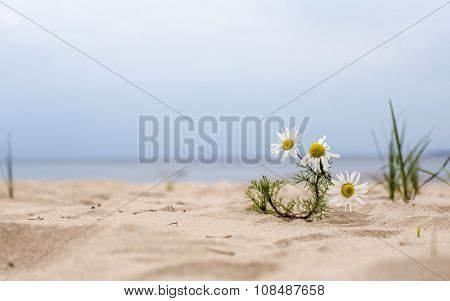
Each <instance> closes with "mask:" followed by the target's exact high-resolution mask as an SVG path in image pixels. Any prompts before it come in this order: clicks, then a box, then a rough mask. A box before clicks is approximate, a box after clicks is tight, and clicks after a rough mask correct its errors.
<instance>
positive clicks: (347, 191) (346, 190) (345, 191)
mask: <svg viewBox="0 0 450 301" xmlns="http://www.w3.org/2000/svg"><path fill="white" fill-rule="evenodd" d="M341 193H342V195H343V196H344V197H346V198H347V199H348V198H349V197H351V196H352V195H353V194H354V193H355V186H353V184H350V183H347V184H344V185H342V188H341Z"/></svg>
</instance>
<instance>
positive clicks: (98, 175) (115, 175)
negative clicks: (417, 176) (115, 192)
mask: <svg viewBox="0 0 450 301" xmlns="http://www.w3.org/2000/svg"><path fill="white" fill-rule="evenodd" d="M444 161H445V157H428V158H425V159H424V160H423V167H425V168H427V169H429V170H433V171H434V170H437V169H439V167H440V166H441V164H442V163H443V162H444ZM184 166H185V165H174V164H171V165H169V164H165V165H161V164H138V163H137V162H136V161H133V160H129V161H125V160H116V161H114V160H112V161H92V160H81V161H16V162H15V164H14V171H15V178H16V179H19V180H89V179H111V180H124V181H130V182H136V183H146V182H159V181H161V180H163V179H164V178H166V177H169V176H171V175H172V174H174V173H175V172H176V171H177V170H179V169H181V168H183V167H184ZM264 166H265V167H264ZM264 166H262V165H258V164H253V165H244V164H239V163H235V164H231V165H229V164H225V163H224V162H222V163H217V164H214V165H205V164H198V163H193V164H191V165H190V166H188V167H186V168H185V169H183V171H181V172H179V173H177V174H176V175H175V176H173V177H172V178H171V180H173V181H206V182H211V181H245V182H246V181H249V180H251V179H256V178H259V177H261V176H262V175H267V176H269V177H271V178H277V177H281V176H282V177H286V178H290V177H291V176H292V173H293V172H294V171H295V170H296V167H295V165H293V164H287V163H286V164H276V165H274V164H272V165H264ZM380 167H381V163H380V161H379V160H378V159H377V158H366V157H361V158H347V159H344V158H342V159H339V160H336V161H335V162H334V165H333V171H335V172H341V171H345V170H348V171H353V170H358V171H361V172H362V173H363V176H364V177H365V178H368V177H369V176H371V175H374V174H376V173H377V172H379V169H380Z"/></svg>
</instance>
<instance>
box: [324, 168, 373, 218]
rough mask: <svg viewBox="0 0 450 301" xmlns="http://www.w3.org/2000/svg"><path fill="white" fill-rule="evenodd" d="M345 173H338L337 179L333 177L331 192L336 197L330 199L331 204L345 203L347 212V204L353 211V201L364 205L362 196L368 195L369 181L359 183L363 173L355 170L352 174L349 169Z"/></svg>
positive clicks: (339, 204)
mask: <svg viewBox="0 0 450 301" xmlns="http://www.w3.org/2000/svg"><path fill="white" fill-rule="evenodd" d="M345 173H346V175H347V176H345V175H344V174H342V173H340V174H336V177H337V180H336V179H333V185H334V186H333V187H331V188H330V194H331V195H334V197H333V198H332V199H331V200H330V203H331V204H336V206H341V205H344V206H345V207H344V208H345V209H344V210H345V212H347V206H348V207H349V211H350V212H352V201H356V202H358V204H359V205H360V206H362V205H364V204H365V202H364V201H363V200H362V198H364V197H366V196H365V193H367V186H368V183H363V184H359V185H358V181H359V178H360V177H361V173H359V172H358V173H357V172H356V171H354V172H353V173H352V174H351V175H350V176H349V174H348V171H346V172H345Z"/></svg>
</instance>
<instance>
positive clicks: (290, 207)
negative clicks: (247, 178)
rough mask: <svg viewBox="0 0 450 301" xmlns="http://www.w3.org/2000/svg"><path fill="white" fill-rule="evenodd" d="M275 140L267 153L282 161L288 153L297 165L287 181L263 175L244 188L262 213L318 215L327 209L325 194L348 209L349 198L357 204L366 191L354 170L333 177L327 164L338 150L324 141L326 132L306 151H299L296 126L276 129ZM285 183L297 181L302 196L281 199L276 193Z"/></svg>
mask: <svg viewBox="0 0 450 301" xmlns="http://www.w3.org/2000/svg"><path fill="white" fill-rule="evenodd" d="M277 134H278V138H279V141H278V142H277V143H274V144H271V153H272V155H273V157H274V158H280V160H281V161H285V160H286V158H287V157H288V156H291V157H293V158H296V159H298V160H299V162H298V163H297V168H298V169H299V170H298V171H297V172H296V173H295V174H294V176H293V179H292V180H291V181H288V180H285V179H283V180H275V181H271V180H269V179H268V178H267V177H266V176H263V177H262V178H261V179H259V180H254V181H252V182H251V185H250V186H249V187H248V189H247V191H246V196H247V198H248V199H249V200H250V201H251V202H252V209H253V210H255V211H257V212H259V213H263V214H272V215H275V216H279V217H282V218H287V219H305V220H318V219H322V218H323V217H324V216H325V215H326V213H327V211H328V199H329V194H330V193H331V194H332V195H333V198H332V203H334V204H336V205H345V209H344V211H347V207H348V208H349V211H350V212H351V210H352V206H351V201H353V200H355V201H357V202H358V203H359V204H360V205H362V204H364V202H363V200H362V199H361V198H362V197H364V194H365V193H366V192H367V183H364V184H359V185H358V181H359V179H360V174H359V173H358V174H357V173H356V172H354V173H352V174H351V175H348V173H347V177H345V176H344V175H343V174H338V175H337V180H336V179H333V177H332V174H331V165H332V160H333V159H334V158H339V157H340V156H339V155H338V154H335V153H332V152H331V151H330V149H331V148H330V146H329V145H328V144H327V143H326V142H325V139H326V136H323V137H322V138H320V139H318V140H317V141H316V142H313V143H311V145H310V147H309V151H308V152H307V153H306V154H304V155H302V154H300V151H299V147H298V144H299V140H300V137H301V133H299V132H298V131H297V129H296V128H292V129H284V130H282V131H281V132H279V133H277ZM287 184H301V185H304V188H305V189H306V191H307V192H308V196H306V197H304V198H299V197H297V198H295V199H292V200H290V201H287V202H286V201H283V199H282V198H281V197H278V193H279V191H280V190H281V189H282V188H283V187H284V186H285V185H287Z"/></svg>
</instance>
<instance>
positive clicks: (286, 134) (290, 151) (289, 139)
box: [270, 127, 301, 162]
mask: <svg viewBox="0 0 450 301" xmlns="http://www.w3.org/2000/svg"><path fill="white" fill-rule="evenodd" d="M277 135H278V138H279V139H280V142H279V143H273V144H271V145H270V148H271V150H270V152H271V153H272V155H273V157H274V158H276V157H278V156H279V155H280V154H281V153H282V155H281V161H282V162H283V161H284V160H286V158H287V156H288V155H291V157H292V158H295V157H296V156H297V154H298V148H297V144H298V141H299V140H300V136H301V134H300V133H299V132H298V131H297V130H296V128H295V127H294V128H291V129H290V130H289V129H288V128H286V129H285V130H281V132H279V133H277Z"/></svg>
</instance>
